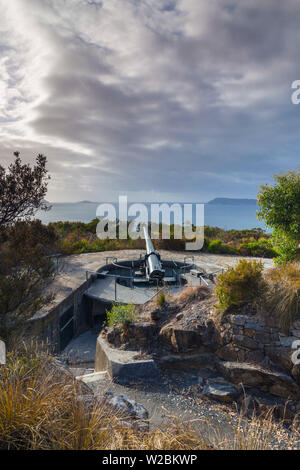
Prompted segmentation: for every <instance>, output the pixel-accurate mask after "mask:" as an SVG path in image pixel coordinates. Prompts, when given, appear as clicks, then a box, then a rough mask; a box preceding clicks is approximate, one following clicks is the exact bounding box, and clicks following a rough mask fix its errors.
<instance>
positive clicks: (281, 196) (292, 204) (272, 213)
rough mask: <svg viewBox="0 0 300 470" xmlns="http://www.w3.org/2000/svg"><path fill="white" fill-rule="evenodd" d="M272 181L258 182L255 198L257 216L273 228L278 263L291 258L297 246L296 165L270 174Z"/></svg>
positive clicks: (299, 185) (299, 178)
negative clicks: (267, 183)
mask: <svg viewBox="0 0 300 470" xmlns="http://www.w3.org/2000/svg"><path fill="white" fill-rule="evenodd" d="M274 180H275V184H274V185H273V186H271V185H262V186H261V188H260V192H259V193H258V196H257V200H258V204H259V207H260V210H259V212H258V214H257V216H258V218H259V219H260V220H264V221H265V222H266V224H267V225H268V226H269V227H270V228H272V229H273V241H274V245H275V246H276V248H277V251H278V253H279V257H278V259H277V260H276V263H277V264H278V265H280V264H285V263H287V262H289V261H293V260H294V259H296V258H297V256H299V248H300V169H299V170H298V171H288V172H286V173H283V174H280V175H274Z"/></svg>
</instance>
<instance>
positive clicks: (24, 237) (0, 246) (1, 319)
mask: <svg viewBox="0 0 300 470" xmlns="http://www.w3.org/2000/svg"><path fill="white" fill-rule="evenodd" d="M14 157H15V160H14V162H13V163H12V164H11V165H10V166H9V167H8V169H7V170H6V169H5V168H4V167H2V166H1V165H0V337H1V338H2V339H4V340H5V341H6V343H7V345H8V346H9V343H10V342H11V341H12V336H13V334H16V333H17V332H18V331H19V330H20V329H21V330H22V331H24V329H25V325H26V322H25V320H26V319H28V318H30V317H31V316H32V315H33V314H34V313H35V312H36V311H37V310H38V309H39V308H40V307H41V306H42V305H43V304H44V303H46V302H47V301H48V300H49V297H43V289H44V287H45V284H46V283H47V282H49V280H50V279H51V278H52V277H53V275H54V270H53V263H52V261H51V254H52V253H54V252H55V250H56V245H57V242H58V238H57V235H56V232H55V230H54V229H53V228H51V227H47V226H45V225H43V224H42V223H41V222H40V221H39V220H31V218H32V216H33V215H34V214H35V213H36V211H37V210H38V209H42V210H47V206H46V205H45V202H44V196H45V194H46V191H47V182H48V179H49V177H48V174H47V170H46V157H44V156H43V155H38V156H37V158H36V164H35V166H34V167H33V168H31V167H30V165H28V164H22V162H21V159H20V155H19V153H18V152H15V154H14ZM49 256H50V257H49Z"/></svg>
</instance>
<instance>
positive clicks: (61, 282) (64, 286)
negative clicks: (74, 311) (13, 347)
mask: <svg viewBox="0 0 300 470" xmlns="http://www.w3.org/2000/svg"><path fill="white" fill-rule="evenodd" d="M141 254H142V255H144V254H145V251H144V250H121V251H102V252H99V253H83V254H81V255H72V256H65V257H62V258H60V261H59V263H60V265H59V273H58V275H57V276H56V278H55V279H54V281H53V282H52V283H51V285H49V288H48V290H49V291H51V292H53V293H54V294H55V299H54V300H53V302H51V303H50V304H49V305H48V306H47V307H46V308H45V309H43V313H46V312H47V311H49V310H50V309H51V308H53V307H54V306H55V305H57V304H59V303H60V302H61V301H62V300H63V299H64V298H66V297H67V296H68V295H70V294H71V293H72V292H73V291H74V290H76V289H77V288H78V287H80V286H81V285H82V284H83V283H84V282H85V273H86V271H87V270H90V271H97V270H98V269H99V268H100V267H101V266H104V265H105V263H106V258H107V257H109V256H111V257H115V258H118V260H125V259H137V258H139V257H140V255H141ZM160 254H161V257H162V258H163V259H174V260H178V261H183V258H184V257H185V256H194V260H195V263H196V264H199V265H200V266H203V268H204V269H206V270H208V271H214V270H218V269H220V268H226V267H228V266H234V265H236V264H237V263H238V261H239V260H240V259H251V260H259V261H262V262H263V264H264V266H265V268H266V269H269V268H271V267H273V261H272V260H271V259H262V258H244V257H240V256H233V255H214V254H210V253H194V252H187V251H181V252H180V251H165V250H160Z"/></svg>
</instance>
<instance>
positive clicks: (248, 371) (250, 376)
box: [216, 361, 300, 399]
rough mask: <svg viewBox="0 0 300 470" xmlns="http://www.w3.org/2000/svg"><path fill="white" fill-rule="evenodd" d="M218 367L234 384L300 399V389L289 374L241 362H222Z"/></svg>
mask: <svg viewBox="0 0 300 470" xmlns="http://www.w3.org/2000/svg"><path fill="white" fill-rule="evenodd" d="M216 367H217V369H218V371H219V372H220V373H221V374H222V375H223V376H224V377H226V378H227V379H228V380H230V381H231V382H233V383H234V384H242V385H244V386H245V385H246V386H251V387H258V388H260V389H261V390H263V391H265V392H268V393H271V394H273V395H277V396H280V397H286V398H288V397H290V398H296V399H298V398H300V388H299V387H298V385H297V383H296V382H295V381H294V380H293V379H292V377H291V376H290V375H288V374H284V373H282V372H278V371H274V370H271V369H266V368H262V367H259V366H257V365H254V364H247V363H240V362H229V361H227V362H223V361H220V362H219V363H217V365H216Z"/></svg>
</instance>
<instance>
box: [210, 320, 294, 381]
mask: <svg viewBox="0 0 300 470" xmlns="http://www.w3.org/2000/svg"><path fill="white" fill-rule="evenodd" d="M297 340H298V341H299V340H300V321H298V322H295V324H294V326H293V328H292V329H291V330H290V332H289V333H288V334H284V333H283V332H282V331H280V329H279V328H276V327H274V326H268V325H267V324H266V322H265V321H264V320H261V319H259V318H257V317H256V316H250V315H226V316H224V317H223V319H222V323H221V325H220V326H219V328H217V335H216V341H217V343H218V349H217V351H216V354H217V356H218V357H219V358H220V359H222V360H225V361H238V362H254V363H264V364H265V365H266V366H268V365H272V366H275V367H280V368H282V369H284V370H285V371H288V372H291V371H292V369H293V366H294V364H293V363H292V353H293V349H292V345H293V343H294V341H297Z"/></svg>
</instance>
